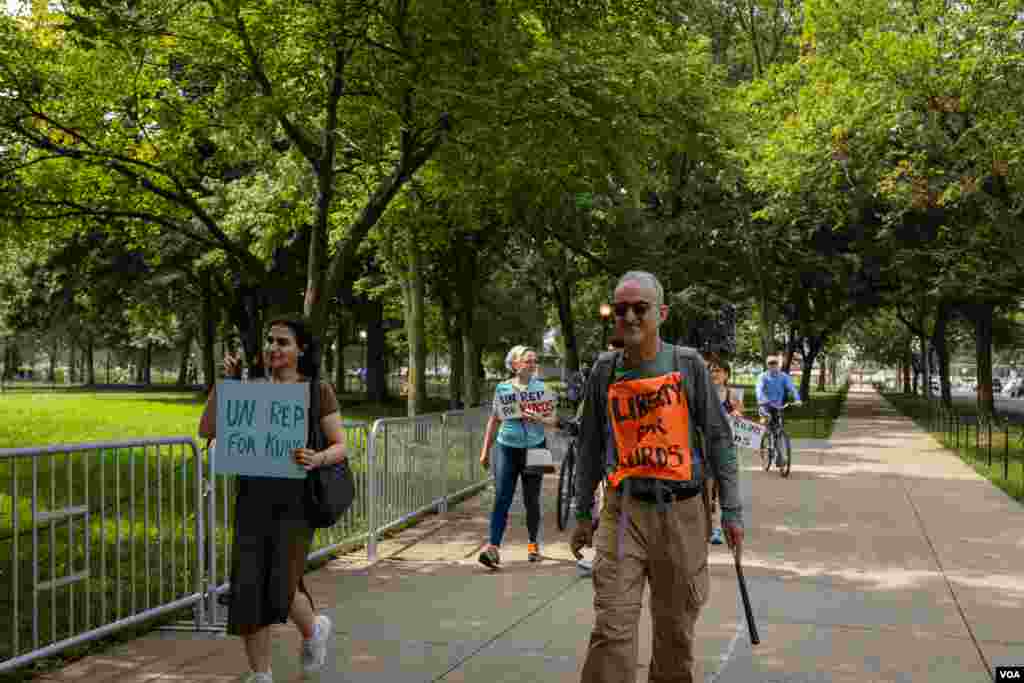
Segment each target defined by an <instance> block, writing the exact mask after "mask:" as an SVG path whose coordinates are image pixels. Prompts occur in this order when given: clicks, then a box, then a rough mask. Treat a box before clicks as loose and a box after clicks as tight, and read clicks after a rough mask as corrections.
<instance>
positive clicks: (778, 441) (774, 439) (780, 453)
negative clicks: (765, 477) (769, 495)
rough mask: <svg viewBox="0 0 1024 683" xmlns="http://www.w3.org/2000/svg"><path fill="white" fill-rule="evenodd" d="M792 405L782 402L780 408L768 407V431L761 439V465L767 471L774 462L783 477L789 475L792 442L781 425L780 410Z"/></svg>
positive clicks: (791, 461)
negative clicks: (769, 412) (769, 416)
mask: <svg viewBox="0 0 1024 683" xmlns="http://www.w3.org/2000/svg"><path fill="white" fill-rule="evenodd" d="M791 405H794V404H793V403H786V404H783V406H782V407H781V408H769V410H770V411H771V418H769V420H768V432H767V433H766V434H765V435H764V438H763V439H761V466H762V467H764V471H765V472H767V471H768V470H770V469H771V468H772V463H775V468H776V469H777V470H778V471H779V474H780V475H782V477H783V478H785V477H788V476H789V470H790V468H791V467H792V466H793V452H792V444H791V442H790V439H789V434H786V430H785V429H784V427H783V422H784V421H783V419H782V411H784V410H785V409H786V408H788V407H790V406H791Z"/></svg>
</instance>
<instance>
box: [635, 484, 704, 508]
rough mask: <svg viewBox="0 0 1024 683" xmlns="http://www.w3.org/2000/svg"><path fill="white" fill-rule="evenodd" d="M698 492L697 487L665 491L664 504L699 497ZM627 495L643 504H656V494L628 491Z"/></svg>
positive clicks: (699, 489) (699, 490)
mask: <svg viewBox="0 0 1024 683" xmlns="http://www.w3.org/2000/svg"><path fill="white" fill-rule="evenodd" d="M700 492H701V488H700V487H697V488H686V489H666V490H665V493H664V495H665V501H666V502H674V501H677V500H689V499H690V498H693V497H694V496H697V495H700ZM629 495H630V496H631V497H632V498H635V499H636V500H642V501H643V502H645V503H652V504H655V505H656V504H657V503H658V496H657V494H655V493H653V492H652V493H635V492H632V491H630V494H629Z"/></svg>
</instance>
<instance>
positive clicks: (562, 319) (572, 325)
mask: <svg viewBox="0 0 1024 683" xmlns="http://www.w3.org/2000/svg"><path fill="white" fill-rule="evenodd" d="M572 288H573V282H572V279H571V278H570V277H569V276H568V275H566V276H565V277H564V278H563V277H562V276H561V275H560V274H559V273H552V274H551V289H552V292H553V293H554V295H555V301H556V302H557V303H558V322H559V324H560V325H561V326H562V339H563V340H564V341H565V362H564V363H563V367H564V369H565V375H566V377H568V376H569V375H570V374H571V373H574V372H577V371H578V370H579V369H580V353H579V345H578V343H577V341H576V320H575V319H574V318H573V315H572ZM603 350H604V349H602V351H603Z"/></svg>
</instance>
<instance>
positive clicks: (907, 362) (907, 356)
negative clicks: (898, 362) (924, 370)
mask: <svg viewBox="0 0 1024 683" xmlns="http://www.w3.org/2000/svg"><path fill="white" fill-rule="evenodd" d="M913 371H914V358H913V351H912V350H911V348H910V338H909V337H908V338H907V347H906V349H905V350H904V355H903V393H904V394H915V393H917V391H916V389H917V387H916V386H911V381H910V375H911V373H912V372H913Z"/></svg>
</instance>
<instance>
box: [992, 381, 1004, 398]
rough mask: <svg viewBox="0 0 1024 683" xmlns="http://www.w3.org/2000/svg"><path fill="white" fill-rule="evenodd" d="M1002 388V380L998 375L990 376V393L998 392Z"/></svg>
mask: <svg viewBox="0 0 1024 683" xmlns="http://www.w3.org/2000/svg"><path fill="white" fill-rule="evenodd" d="M1002 390H1003V381H1002V380H1001V379H999V378H998V377H993V378H992V393H994V394H998V393H999V392H1000V391H1002Z"/></svg>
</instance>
